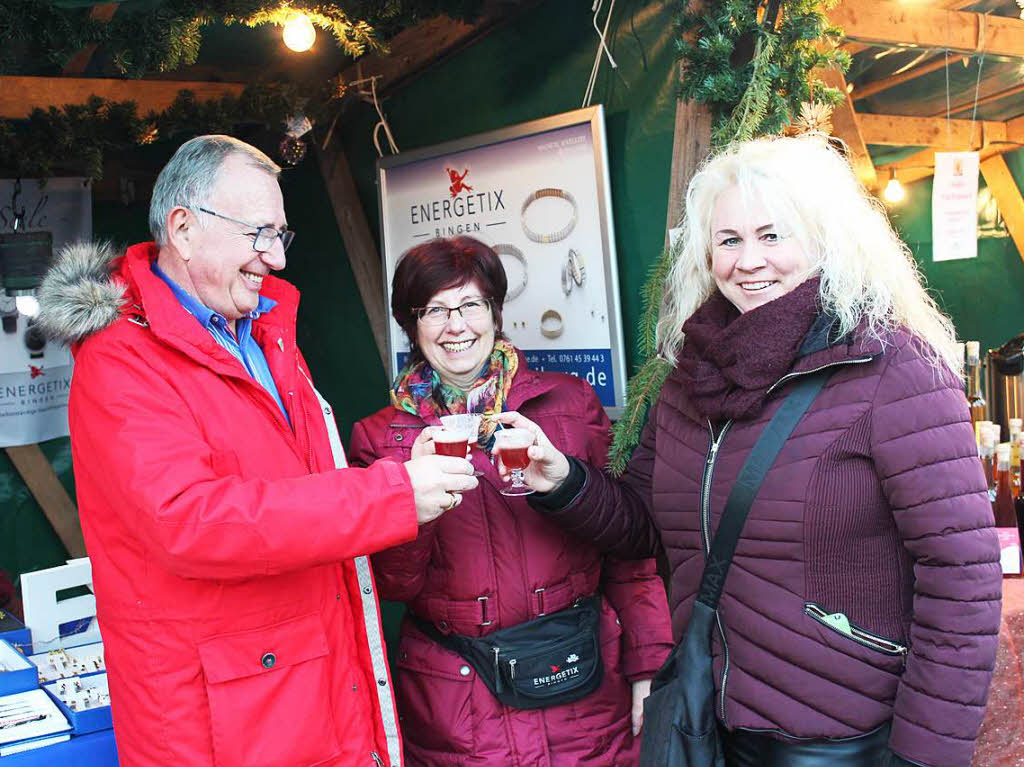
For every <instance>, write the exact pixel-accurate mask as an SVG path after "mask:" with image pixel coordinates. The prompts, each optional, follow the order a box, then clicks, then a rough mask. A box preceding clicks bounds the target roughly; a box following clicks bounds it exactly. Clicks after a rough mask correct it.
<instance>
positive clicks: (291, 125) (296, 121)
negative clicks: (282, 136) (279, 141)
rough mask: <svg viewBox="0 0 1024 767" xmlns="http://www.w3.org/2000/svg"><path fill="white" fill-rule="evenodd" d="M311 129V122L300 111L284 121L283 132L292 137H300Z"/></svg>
mask: <svg viewBox="0 0 1024 767" xmlns="http://www.w3.org/2000/svg"><path fill="white" fill-rule="evenodd" d="M311 130H313V123H312V122H310V120H309V118H308V117H306V115H304V114H302V113H301V112H300V113H299V114H295V115H292V116H291V117H289V118H288V119H287V120H285V121H284V132H285V133H287V134H288V135H289V136H291V137H292V138H302V137H303V136H305V135H306V134H307V133H309V132H310V131H311Z"/></svg>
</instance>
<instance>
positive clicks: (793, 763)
mask: <svg viewBox="0 0 1024 767" xmlns="http://www.w3.org/2000/svg"><path fill="white" fill-rule="evenodd" d="M722 740H723V742H724V744H725V764H726V766H727V767H883V766H884V765H888V764H889V755H890V752H889V748H888V743H889V725H884V726H882V727H879V728H878V729H877V730H873V731H872V732H869V733H867V734H866V735H861V736H859V737H856V738H848V739H845V740H817V741H813V740H812V741H799V740H777V739H776V738H772V737H770V736H768V735H762V734H760V733H756V732H749V731H747V730H734V731H733V732H727V731H725V730H722Z"/></svg>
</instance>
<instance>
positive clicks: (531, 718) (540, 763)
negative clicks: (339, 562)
mask: <svg viewBox="0 0 1024 767" xmlns="http://www.w3.org/2000/svg"><path fill="white" fill-rule="evenodd" d="M507 407H508V409H509V410H519V411H521V412H522V413H523V414H524V415H526V416H527V417H528V418H530V419H531V420H533V421H535V422H536V423H538V424H540V426H541V427H542V428H543V429H544V431H545V433H546V434H547V435H548V436H549V437H550V438H551V440H552V442H554V444H556V445H558V446H559V448H560V449H562V450H564V451H565V452H566V453H567V454H569V455H573V456H576V457H579V458H580V459H582V460H585V461H589V462H591V463H596V464H599V465H600V464H603V463H604V460H605V455H606V452H607V448H608V426H609V424H608V419H607V417H606V416H605V414H604V411H603V410H602V409H601V404H600V402H599V401H598V399H597V396H596V395H595V394H594V390H593V389H592V388H591V387H590V386H589V385H588V384H587V383H586V382H584V381H581V380H579V379H577V378H573V377H571V376H566V375H563V374H560V373H537V372H534V371H531V370H528V369H526V365H525V362H523V361H522V358H520V366H519V372H518V373H517V374H516V377H515V380H514V381H513V384H512V389H511V391H510V392H509V397H508V404H507ZM423 426H424V424H423V421H421V420H420V419H419V418H418V417H416V416H413V415H410V414H408V413H403V412H400V411H398V410H395V409H394V408H385V409H383V410H381V411H379V412H377V413H375V414H374V415H372V416H370V417H369V418H366V419H364V420H362V421H360V422H359V423H357V424H356V426H355V428H354V430H353V432H352V445H351V450H350V452H349V459H350V460H351V461H352V463H353V464H357V465H359V464H369V463H372V462H373V461H374V460H376V459H378V458H383V457H395V458H398V459H399V460H403V461H404V460H406V459H408V457H409V451H410V448H411V447H412V443H413V441H414V440H415V439H416V437H417V436H418V434H419V430H420V429H422V428H423ZM475 464H476V466H477V468H478V469H481V470H482V471H484V472H485V475H484V476H483V477H480V486H479V488H477V489H476V490H474V491H471V492H469V493H466V494H465V495H464V496H463V502H462V503H461V504H460V505H459V506H458V507H456V508H455V509H453V510H452V511H450V512H448V513H447V514H445V515H444V516H443V517H441V518H440V519H439V520H438V521H437V522H433V523H430V524H427V525H424V526H423V527H421V528H420V533H419V537H418V538H417V539H416V540H415V541H413V542H412V543H408V544H405V545H403V546H398V547H396V548H393V549H389V550H387V551H384V552H381V553H379V554H376V555H374V556H373V557H372V563H373V568H374V574H375V575H376V578H377V586H378V588H379V589H380V593H381V596H382V598H384V599H391V600H395V601H402V602H408V603H409V608H410V609H411V610H412V611H413V612H414V613H416V614H417V615H419V616H421V617H423V618H426V619H428V620H430V621H432V622H433V623H434V624H435V625H437V626H439V627H440V628H441V629H442V630H448V629H450V630H452V631H455V632H458V633H461V634H467V635H470V636H481V635H484V634H488V633H491V632H493V631H497V630H498V629H501V628H505V627H507V626H514V625H517V624H519V623H522V622H524V621H527V620H531V619H532V618H535V617H537V615H538V614H539V613H540V612H541V611H543V612H547V613H552V612H555V611H557V610H561V609H563V608H565V607H568V606H569V605H570V604H572V602H573V601H574V600H575V599H576V598H577V597H580V596H584V595H586V594H591V593H594V592H595V591H598V590H600V591H601V592H602V593H603V594H604V597H605V600H604V604H603V610H602V613H603V615H602V621H601V644H602V648H601V651H602V655H603V659H604V666H605V671H604V680H603V682H602V684H601V687H600V688H599V689H598V690H596V691H595V692H594V693H592V694H591V695H589V696H588V697H586V698H583V699H582V700H580V701H577V702H575V703H569V704H566V705H562V706H558V707H553V708H548V709H544V710H533V711H523V710H515V709H511V708H507V707H505V706H503V705H502V704H500V703H499V702H498V701H497V700H496V699H495V698H494V696H493V695H492V694H491V693H490V692H489V691H488V690H487V688H486V687H485V686H484V684H483V682H482V681H481V680H478V679H477V678H476V676H477V675H476V672H475V671H474V670H472V668H471V667H470V666H469V665H467V664H466V662H465V661H464V660H463V659H462V658H460V657H459V656H458V655H456V654H454V653H452V652H449V651H448V650H445V649H443V648H442V647H440V646H439V645H438V644H436V643H435V642H433V641H432V640H430V639H428V638H427V637H425V636H424V635H423V634H422V633H421V632H420V631H418V630H417V629H416V628H415V627H414V626H413V625H412V624H411V623H410V622H409V621H406V622H405V623H403V625H402V637H401V644H400V647H399V653H398V663H397V666H398V668H397V669H396V670H395V671H396V674H395V693H396V697H397V699H398V710H399V715H400V717H401V729H402V734H403V739H404V743H405V754H406V761H407V764H408V765H409V767H419V766H420V765H428V766H429V767H437V765H459V766H462V765H465V766H466V767H468V766H469V765H491V766H497V765H500V766H501V767H568V765H576V766H578V767H612V766H614V767H628V765H631V764H635V763H636V761H637V757H638V754H639V739H635V738H634V737H633V734H632V730H631V726H630V715H629V713H630V704H631V699H632V698H631V695H632V689H631V684H630V683H631V682H633V681H636V680H640V679H650V678H651V677H653V676H654V672H655V671H657V669H658V667H659V666H660V665H661V664H662V662H664V660H665V657H666V656H667V655H668V652H669V650H670V649H671V647H672V635H671V628H670V621H669V615H668V603H667V600H666V597H665V588H664V586H663V584H662V582H661V580H660V578H658V576H657V575H656V573H655V565H654V561H653V560H651V559H647V560H640V561H616V560H610V559H609V560H605V559H604V558H602V556H601V555H600V554H599V553H598V551H597V549H596V548H594V547H593V546H592V545H590V544H589V543H586V542H583V541H581V540H580V539H578V538H577V537H576V536H572V535H567V534H566V533H565V532H564V531H563V530H562V529H561V528H560V527H559V526H558V525H556V524H554V523H553V522H551V521H550V520H548V519H546V518H545V516H544V515H543V514H541V513H538V512H537V511H534V510H533V509H532V508H530V506H529V505H528V504H527V503H526V501H525V499H523V498H508V497H506V496H503V495H500V494H499V492H498V489H499V487H500V486H501V481H500V479H499V478H498V476H497V474H496V472H495V470H494V467H493V466H491V465H490V463H488V462H487V461H486V460H484V459H483V458H482V457H479V456H477V457H476V458H475Z"/></svg>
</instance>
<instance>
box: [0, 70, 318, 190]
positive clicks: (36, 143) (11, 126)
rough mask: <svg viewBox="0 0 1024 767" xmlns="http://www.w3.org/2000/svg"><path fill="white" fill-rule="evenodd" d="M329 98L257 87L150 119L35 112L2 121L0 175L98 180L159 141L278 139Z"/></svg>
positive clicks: (183, 103) (127, 112)
mask: <svg viewBox="0 0 1024 767" xmlns="http://www.w3.org/2000/svg"><path fill="white" fill-rule="evenodd" d="M326 91H327V87H326V86H325V88H324V89H323V90H322V91H309V90H304V89H302V88H299V87H297V86H295V85H281V84H256V85H250V86H248V87H247V88H246V89H245V90H244V91H242V93H241V94H240V95H239V96H238V97H237V98H236V97H234V96H224V97H222V98H221V99H219V100H216V101H197V100H196V97H195V94H194V93H192V92H191V91H181V92H180V93H179V94H178V96H177V98H176V99H175V100H174V102H173V103H172V104H171V105H170V106H169V107H168V108H167V109H166V110H164V111H163V112H161V113H159V114H156V113H150V114H148V115H146V116H145V117H142V116H140V115H139V114H138V110H137V107H136V105H135V103H134V102H132V101H121V102H114V101H107V100H105V99H101V98H99V97H95V96H94V97H92V98H90V99H89V100H88V101H87V102H86V103H84V104H71V105H66V106H64V107H62V108H60V109H57V108H56V107H50V108H49V109H46V110H43V109H36V110H34V111H33V112H32V113H31V114H30V115H29V117H28V119H27V120H24V121H17V122H15V121H7V120H0V167H2V168H6V169H9V170H11V171H13V172H14V173H15V174H17V175H18V176H23V177H41V178H45V177H48V176H52V175H54V173H55V172H57V171H60V172H63V173H73V174H82V175H84V176H87V177H89V178H101V177H102V175H103V159H104V157H105V156H107V155H108V154H111V153H121V152H124V151H126V150H129V149H131V148H133V147H136V146H139V145H141V144H146V143H150V142H152V141H153V140H155V139H156V138H157V137H159V138H161V139H175V138H177V137H181V136H185V137H191V136H197V135H200V134H203V133H228V134H232V135H237V134H238V133H239V132H240V131H243V130H248V129H251V128H253V127H256V126H258V127H260V128H264V129H269V130H271V131H279V130H281V129H282V124H283V122H284V121H285V120H286V119H287V118H288V117H290V116H292V115H294V114H297V113H299V112H302V113H303V114H305V115H306V116H308V117H310V118H311V119H313V120H314V121H315V120H316V119H317V118H318V117H321V116H322V115H323V114H324V113H325V110H326V109H327V107H328V105H329V104H330V103H331V102H330V95H329V93H327V92H326ZM268 149H269V147H268Z"/></svg>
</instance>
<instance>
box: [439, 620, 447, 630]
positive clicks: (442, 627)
mask: <svg viewBox="0 0 1024 767" xmlns="http://www.w3.org/2000/svg"><path fill="white" fill-rule="evenodd" d="M437 627H438V628H439V629H441V631H447V630H448V621H441V622H440V623H438V624H437Z"/></svg>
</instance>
